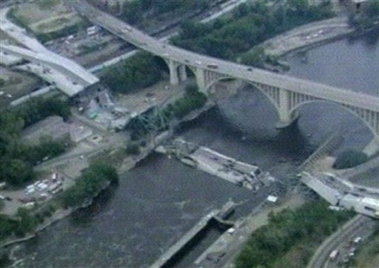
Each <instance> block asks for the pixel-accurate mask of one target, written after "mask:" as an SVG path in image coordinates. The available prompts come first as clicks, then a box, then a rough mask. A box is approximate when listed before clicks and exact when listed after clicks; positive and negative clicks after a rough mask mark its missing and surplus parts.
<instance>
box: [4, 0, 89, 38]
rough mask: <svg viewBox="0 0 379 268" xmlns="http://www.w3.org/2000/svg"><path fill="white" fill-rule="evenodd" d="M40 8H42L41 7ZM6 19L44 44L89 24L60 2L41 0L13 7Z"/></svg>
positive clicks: (59, 0) (58, 0)
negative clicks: (31, 33) (32, 34)
mask: <svg viewBox="0 0 379 268" xmlns="http://www.w3.org/2000/svg"><path fill="white" fill-rule="evenodd" d="M41 6H42V7H41ZM8 18H9V19H10V20H12V21H13V22H14V23H16V24H18V25H19V26H21V27H23V28H25V29H27V30H28V31H30V32H33V33H34V34H35V35H36V36H37V39H39V40H40V41H42V42H46V41H49V40H52V39H56V38H59V37H62V36H67V35H70V34H73V33H76V32H77V31H78V30H81V29H84V28H86V27H87V26H88V25H89V23H88V21H87V20H84V19H82V18H81V17H79V16H78V15H77V14H76V13H74V12H72V11H71V10H70V9H68V8H67V7H66V6H65V5H64V4H63V2H62V1H61V0H52V1H50V0H42V1H36V2H35V3H24V4H22V5H19V6H17V7H14V8H12V9H11V10H10V12H9V13H8Z"/></svg>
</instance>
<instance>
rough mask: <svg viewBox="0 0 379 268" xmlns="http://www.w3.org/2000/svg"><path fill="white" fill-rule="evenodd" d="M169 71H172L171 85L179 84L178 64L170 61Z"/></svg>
mask: <svg viewBox="0 0 379 268" xmlns="http://www.w3.org/2000/svg"><path fill="white" fill-rule="evenodd" d="M168 69H169V70H170V84H171V85H177V84H179V76H178V64H177V63H176V62H174V61H172V60H170V61H169V62H168Z"/></svg>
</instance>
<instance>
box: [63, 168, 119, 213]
mask: <svg viewBox="0 0 379 268" xmlns="http://www.w3.org/2000/svg"><path fill="white" fill-rule="evenodd" d="M117 181H118V174H117V171H116V169H115V168H114V167H112V166H110V165H107V164H104V163H93V164H91V165H90V166H89V167H88V169H86V170H84V171H83V173H82V175H81V176H80V177H79V178H78V179H77V180H76V183H75V185H74V186H72V187H71V188H70V189H67V190H66V191H65V192H64V193H63V194H62V202H63V205H64V206H65V207H75V206H80V205H82V204H83V203H85V202H87V201H89V200H91V199H92V198H94V197H95V196H96V195H97V194H98V193H99V192H100V191H101V190H102V189H103V187H104V184H105V183H107V182H111V183H115V182H117Z"/></svg>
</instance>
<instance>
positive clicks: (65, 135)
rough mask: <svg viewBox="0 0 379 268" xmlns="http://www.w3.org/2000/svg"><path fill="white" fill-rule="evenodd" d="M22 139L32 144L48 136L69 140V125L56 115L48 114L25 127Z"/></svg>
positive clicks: (54, 138)
mask: <svg viewBox="0 0 379 268" xmlns="http://www.w3.org/2000/svg"><path fill="white" fill-rule="evenodd" d="M22 136H23V137H22V139H23V140H24V141H25V142H27V143H29V144H33V145H38V144H40V141H41V139H43V138H50V139H52V140H54V141H67V142H69V141H70V125H69V124H68V123H66V122H64V121H63V118H62V117H60V116H57V115H53V116H49V117H47V118H45V119H43V120H41V121H39V122H37V123H35V124H34V125H32V126H30V127H27V128H26V129H25V130H24V131H23V133H22Z"/></svg>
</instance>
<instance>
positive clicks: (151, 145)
mask: <svg viewBox="0 0 379 268" xmlns="http://www.w3.org/2000/svg"><path fill="white" fill-rule="evenodd" d="M213 106H214V103H213V102H207V103H206V104H205V105H204V106H203V107H202V108H200V109H198V110H196V111H192V112H190V113H189V114H188V115H186V116H184V117H183V118H182V119H181V120H180V123H181V122H188V121H191V120H193V119H195V118H197V117H198V116H199V115H200V114H202V113H203V112H205V111H207V110H209V109H210V108H212V107H213ZM172 136H173V131H165V132H162V133H160V134H159V135H157V136H156V137H154V138H153V139H151V140H150V141H147V143H146V145H145V146H143V147H141V148H140V152H139V153H138V154H136V155H129V156H126V157H125V158H124V160H123V161H122V162H121V164H120V165H119V166H117V167H116V168H117V173H118V174H119V176H121V175H122V174H124V173H125V172H128V171H129V170H131V169H132V168H134V167H135V166H136V165H137V164H138V162H140V161H142V160H143V159H145V158H146V157H147V156H149V154H150V153H151V152H152V151H153V150H154V149H155V148H156V147H157V146H159V145H160V144H162V143H163V142H165V141H167V140H168V139H170V138H172ZM109 185H110V183H109V182H108V183H106V184H104V185H103V187H101V189H100V190H99V192H98V193H97V194H95V195H94V196H93V198H92V200H89V201H88V202H86V203H84V204H83V205H81V206H78V207H75V208H68V209H59V210H57V211H55V212H54V213H53V214H52V216H51V217H49V218H48V219H46V220H45V221H44V222H43V223H41V224H39V225H38V226H37V227H36V229H35V230H34V231H33V232H32V233H29V234H27V235H26V236H24V237H21V238H12V239H8V240H5V241H3V242H1V243H0V249H1V248H7V247H9V246H11V245H15V244H18V243H22V242H25V241H28V240H30V239H32V238H34V237H36V236H38V232H40V231H42V230H44V229H46V228H47V227H49V226H51V225H52V224H54V223H55V222H57V221H59V220H61V219H63V218H65V217H67V216H69V215H71V214H72V213H74V212H75V211H77V210H80V209H82V208H86V207H89V206H90V205H91V204H92V203H93V200H94V199H95V198H96V197H97V196H98V195H99V194H100V193H101V192H102V191H104V190H105V189H107V188H108V187H109Z"/></svg>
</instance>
